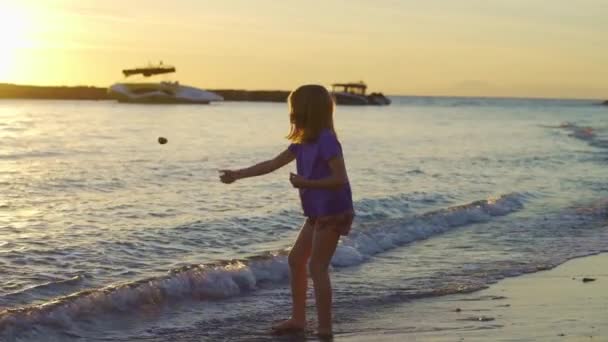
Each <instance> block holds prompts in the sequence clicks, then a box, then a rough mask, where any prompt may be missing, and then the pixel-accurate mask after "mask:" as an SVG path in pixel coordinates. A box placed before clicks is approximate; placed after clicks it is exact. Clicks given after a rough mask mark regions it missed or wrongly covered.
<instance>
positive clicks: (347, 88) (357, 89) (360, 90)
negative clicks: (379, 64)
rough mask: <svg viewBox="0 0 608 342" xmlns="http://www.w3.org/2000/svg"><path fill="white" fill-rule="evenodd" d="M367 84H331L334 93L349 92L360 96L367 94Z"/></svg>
mask: <svg viewBox="0 0 608 342" xmlns="http://www.w3.org/2000/svg"><path fill="white" fill-rule="evenodd" d="M366 89H367V85H365V83H363V82H359V83H334V84H332V85H331V91H332V93H349V94H355V95H360V96H365V90H366Z"/></svg>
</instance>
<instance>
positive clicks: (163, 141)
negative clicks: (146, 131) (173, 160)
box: [158, 137, 168, 145]
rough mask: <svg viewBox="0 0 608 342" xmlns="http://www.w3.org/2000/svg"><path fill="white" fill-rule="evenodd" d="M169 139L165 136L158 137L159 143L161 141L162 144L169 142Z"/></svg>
mask: <svg viewBox="0 0 608 342" xmlns="http://www.w3.org/2000/svg"><path fill="white" fill-rule="evenodd" d="M167 141H168V140H167V138H165V137H158V143H159V144H161V145H164V144H166V143H167Z"/></svg>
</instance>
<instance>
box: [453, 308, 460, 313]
mask: <svg viewBox="0 0 608 342" xmlns="http://www.w3.org/2000/svg"><path fill="white" fill-rule="evenodd" d="M460 311H462V309H461V308H456V310H454V312H460Z"/></svg>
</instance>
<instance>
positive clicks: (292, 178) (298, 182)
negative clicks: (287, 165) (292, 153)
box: [289, 173, 306, 188]
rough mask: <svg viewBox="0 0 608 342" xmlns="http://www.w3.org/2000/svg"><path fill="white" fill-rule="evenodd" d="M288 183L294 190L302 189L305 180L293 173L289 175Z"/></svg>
mask: <svg viewBox="0 0 608 342" xmlns="http://www.w3.org/2000/svg"><path fill="white" fill-rule="evenodd" d="M289 182H291V185H292V186H293V187H294V188H303V187H304V186H305V184H306V178H304V177H302V176H300V175H296V174H295V173H290V174H289Z"/></svg>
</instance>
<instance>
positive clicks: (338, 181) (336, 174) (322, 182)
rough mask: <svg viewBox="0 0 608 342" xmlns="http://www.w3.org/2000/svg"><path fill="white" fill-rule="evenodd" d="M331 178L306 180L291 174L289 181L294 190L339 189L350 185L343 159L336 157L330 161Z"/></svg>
mask: <svg viewBox="0 0 608 342" xmlns="http://www.w3.org/2000/svg"><path fill="white" fill-rule="evenodd" d="M328 163H329V168H330V169H331V176H329V177H325V178H322V179H306V178H304V177H302V176H300V175H296V174H293V173H292V174H291V175H290V177H289V181H290V182H291V184H292V185H293V187H294V188H316V189H339V188H340V187H342V186H343V185H344V184H346V183H348V176H347V175H346V166H345V165H344V159H343V158H342V157H334V158H332V159H330V160H329V162H328Z"/></svg>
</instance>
